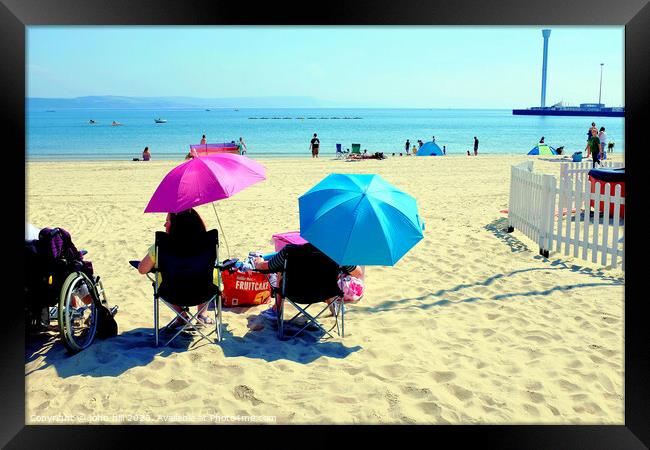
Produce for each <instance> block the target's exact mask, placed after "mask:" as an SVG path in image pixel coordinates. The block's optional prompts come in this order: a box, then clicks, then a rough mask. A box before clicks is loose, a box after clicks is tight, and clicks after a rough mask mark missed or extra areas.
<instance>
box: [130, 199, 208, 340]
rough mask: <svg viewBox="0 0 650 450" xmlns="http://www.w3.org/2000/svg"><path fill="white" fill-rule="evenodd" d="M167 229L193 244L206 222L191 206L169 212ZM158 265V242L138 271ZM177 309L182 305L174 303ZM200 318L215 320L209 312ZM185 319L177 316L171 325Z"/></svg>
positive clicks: (175, 237) (174, 235) (145, 271)
mask: <svg viewBox="0 0 650 450" xmlns="http://www.w3.org/2000/svg"><path fill="white" fill-rule="evenodd" d="M165 231H166V232H167V233H168V234H169V235H171V236H172V238H173V239H175V240H178V242H181V243H187V244H188V245H191V242H192V238H193V236H196V235H198V234H201V233H205V232H206V228H205V224H204V223H203V219H201V216H199V213H197V212H196V211H195V210H194V209H192V208H190V209H188V210H185V211H181V212H179V213H168V214H167V218H166V219H165ZM155 265H156V244H153V245H152V246H151V247H149V250H148V251H147V254H146V255H145V257H144V258H142V261H140V264H139V265H138V272H140V273H141V274H143V275H144V274H146V273H148V272H150V271H151V270H152V269H153V268H154V267H155ZM157 277H158V284H159V285H160V284H161V283H162V277H161V275H160V273H158V274H157ZM214 284H215V285H218V273H217V272H216V270H215V278H214ZM204 305H205V303H204V304H201V305H198V306H197V309H198V310H200V309H201V308H203V306H204ZM174 306H175V308H174V309H176V311H178V312H181V307H180V306H176V305H174ZM183 315H184V316H185V318H189V317H188V316H187V315H186V314H185V313H183ZM198 319H199V321H200V322H202V323H203V324H213V323H214V320H213V319H212V317H210V316H208V315H207V314H205V312H204V314H201V315H199V316H198ZM183 324H184V323H183V320H181V319H180V318H177V319H176V320H175V321H174V322H173V323H172V325H171V327H172V328H175V327H180V326H182V325H183Z"/></svg>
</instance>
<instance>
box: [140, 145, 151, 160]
mask: <svg viewBox="0 0 650 450" xmlns="http://www.w3.org/2000/svg"><path fill="white" fill-rule="evenodd" d="M150 159H151V152H150V151H149V147H145V148H144V150H143V151H142V160H143V161H149V160H150Z"/></svg>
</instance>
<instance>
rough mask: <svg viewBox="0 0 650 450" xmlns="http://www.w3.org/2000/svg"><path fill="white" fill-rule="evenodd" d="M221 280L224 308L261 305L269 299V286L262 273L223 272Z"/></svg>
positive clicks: (266, 278)
mask: <svg viewBox="0 0 650 450" xmlns="http://www.w3.org/2000/svg"><path fill="white" fill-rule="evenodd" d="M221 280H222V282H223V294H222V298H223V306H225V307H231V306H255V305H262V304H266V303H268V302H269V301H270V299H271V284H270V283H269V279H268V277H267V276H266V275H265V274H263V273H259V272H251V271H246V272H242V271H240V270H236V271H233V272H231V271H229V270H224V271H222V272H221Z"/></svg>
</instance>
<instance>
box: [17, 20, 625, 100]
mask: <svg viewBox="0 0 650 450" xmlns="http://www.w3.org/2000/svg"><path fill="white" fill-rule="evenodd" d="M543 28H549V29H551V36H550V39H549V51H548V71H547V84H546V105H547V106H548V105H551V104H553V103H557V102H559V101H563V102H564V103H565V104H579V103H596V102H597V101H598V95H599V86H600V77H601V66H600V64H601V63H604V66H603V71H602V94H601V95H602V97H601V99H602V102H603V103H605V104H607V105H608V106H624V92H625V91H624V79H625V74H624V49H625V41H624V27H622V26H589V27H587V26H580V27H561V26H548V27H545V26H538V27H529V26H526V27H521V26H516V27H514V26H512V27H495V26H478V27H477V26H473V27H461V26H367V27H360V26H346V27H344V26H327V27H307V26H291V27H280V26H246V27H244V26H228V27H225V26H210V27H196V26H172V27H162V26H155V27H154V26H131V27H124V26H121V27H108V26H102V27H99V26H93V27H89V26H65V27H60V26H30V27H28V28H27V46H26V52H27V54H26V61H27V70H26V73H27V93H26V95H27V96H28V97H47V98H72V97H81V96H88V95H117V96H128V97H166V96H186V97H202V98H225V97H274V96H305V97H314V98H317V99H320V100H325V101H328V102H335V103H336V104H337V106H341V107H392V108H519V107H530V106H539V105H540V97H541V78H542V56H543V38H542V32H541V30H542V29H543Z"/></svg>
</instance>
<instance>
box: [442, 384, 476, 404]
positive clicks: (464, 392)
mask: <svg viewBox="0 0 650 450" xmlns="http://www.w3.org/2000/svg"><path fill="white" fill-rule="evenodd" d="M447 389H449V391H450V392H451V393H452V394H453V395H454V397H456V398H457V399H458V400H469V399H470V398H472V397H473V396H474V393H473V392H472V391H470V390H468V389H465V388H464V387H461V386H458V385H456V384H449V385H447Z"/></svg>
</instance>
